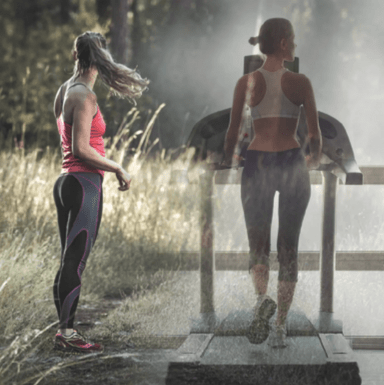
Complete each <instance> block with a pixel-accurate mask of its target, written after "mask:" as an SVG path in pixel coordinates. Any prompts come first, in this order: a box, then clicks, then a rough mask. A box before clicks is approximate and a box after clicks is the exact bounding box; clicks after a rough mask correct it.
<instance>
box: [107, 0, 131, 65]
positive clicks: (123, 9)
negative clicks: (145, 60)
mask: <svg viewBox="0 0 384 385" xmlns="http://www.w3.org/2000/svg"><path fill="white" fill-rule="evenodd" d="M129 3H130V0H112V23H111V51H112V55H113V57H114V59H115V61H117V62H119V63H122V64H128V57H129V49H128V47H129V45H128V35H129V33H128V11H129V6H130V4H129Z"/></svg>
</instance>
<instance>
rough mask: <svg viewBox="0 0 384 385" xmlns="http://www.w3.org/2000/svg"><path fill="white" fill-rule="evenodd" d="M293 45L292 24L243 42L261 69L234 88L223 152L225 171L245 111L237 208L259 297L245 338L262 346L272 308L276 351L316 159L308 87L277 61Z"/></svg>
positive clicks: (279, 23) (269, 27)
mask: <svg viewBox="0 0 384 385" xmlns="http://www.w3.org/2000/svg"><path fill="white" fill-rule="evenodd" d="M294 39H295V34H294V31H293V27H292V24H291V23H290V22H289V21H288V20H286V19H280V18H274V19H269V20H267V21H265V23H264V24H263V25H262V26H261V28H260V33H259V36H258V37H256V38H251V39H250V41H249V42H250V43H251V44H253V45H255V44H260V50H261V52H262V53H263V54H264V55H265V56H266V59H265V61H264V63H263V66H262V68H261V69H259V70H257V71H255V72H252V73H250V74H249V75H245V76H243V77H242V78H240V79H239V81H238V83H237V85H236V88H235V95H234V99H233V106H232V111H231V120H230V124H229V127H228V131H227V135H226V140H225V145H224V150H225V155H226V161H225V163H227V164H228V165H230V164H231V163H232V162H231V160H232V156H233V153H234V148H235V145H236V143H237V140H238V136H239V129H240V125H241V119H242V111H243V108H244V105H245V104H246V103H247V104H248V106H249V108H250V110H251V116H252V123H253V124H252V126H253V131H254V139H253V140H252V141H251V143H250V145H249V147H248V149H247V152H246V157H245V166H244V170H243V173H242V180H241V200H242V205H243V210H244V218H245V224H246V228H247V235H248V241H249V269H250V273H251V274H252V278H253V282H254V285H255V291H256V294H257V295H258V298H257V302H256V306H255V315H254V320H253V322H252V323H251V325H250V327H249V330H248V333H247V336H248V338H249V340H250V341H251V342H252V343H255V344H260V343H262V342H263V341H265V340H266V339H267V338H268V336H269V332H270V326H269V320H270V318H271V317H272V316H273V314H274V313H275V310H276V307H277V317H276V320H275V322H274V324H273V326H272V331H271V335H270V336H269V340H268V344H269V345H270V346H272V347H276V348H282V347H285V346H286V339H285V337H286V328H285V322H286V318H287V315H288V310H289V308H290V305H291V302H292V299H293V294H294V291H295V286H296V282H297V278H298V267H297V254H298V242H299V235H300V230H301V225H302V221H303V218H304V215H305V211H306V208H307V205H308V202H309V198H310V191H311V186H310V181H309V173H308V168H317V167H318V165H319V160H320V155H321V134H320V128H319V121H318V116H317V110H316V103H315V97H314V94H313V90H312V86H311V83H310V81H309V79H308V78H307V77H306V76H304V75H302V74H296V73H293V72H290V71H287V70H286V69H285V68H284V61H293V60H294V58H295V48H296V44H295V41H294ZM300 106H303V107H304V110H305V113H306V118H307V127H308V139H309V148H310V155H308V156H307V157H306V158H305V157H304V154H303V152H302V150H301V148H300V144H299V142H298V140H297V137H296V131H297V125H298V118H299V111H300ZM276 191H279V232H278V239H277V254H278V261H279V275H278V294H277V305H276V302H275V301H274V300H273V299H272V298H271V297H269V296H268V295H267V287H268V280H269V253H270V232H271V221H272V212H273V203H274V196H275V193H276Z"/></svg>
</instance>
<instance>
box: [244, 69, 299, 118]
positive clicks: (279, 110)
mask: <svg viewBox="0 0 384 385" xmlns="http://www.w3.org/2000/svg"><path fill="white" fill-rule="evenodd" d="M257 71H259V72H261V74H262V75H263V77H264V79H265V83H266V88H267V90H266V92H265V95H264V98H263V100H262V101H261V102H260V103H259V104H258V105H256V106H254V107H251V106H249V100H250V94H251V92H250V91H251V89H252V88H253V84H252V83H253V77H248V79H249V80H248V88H247V105H248V106H249V108H250V110H251V116H252V119H253V120H257V119H263V118H296V119H297V118H298V117H299V114H300V106H297V105H296V104H294V103H292V102H291V101H290V100H289V99H288V98H287V97H286V96H285V94H284V92H283V90H282V88H281V78H282V76H283V74H284V73H285V72H286V71H287V69H286V68H282V69H280V70H278V71H275V72H269V71H266V70H265V69H263V68H259V69H258V70H257Z"/></svg>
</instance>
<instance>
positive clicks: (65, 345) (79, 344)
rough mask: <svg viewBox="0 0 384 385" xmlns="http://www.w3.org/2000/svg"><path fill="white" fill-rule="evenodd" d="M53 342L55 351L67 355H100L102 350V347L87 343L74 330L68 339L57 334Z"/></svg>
mask: <svg viewBox="0 0 384 385" xmlns="http://www.w3.org/2000/svg"><path fill="white" fill-rule="evenodd" d="M54 342H55V349H57V350H61V351H62V352H68V353H102V352H103V350H104V347H103V346H102V345H99V344H93V343H89V342H87V341H86V340H85V338H84V336H82V335H81V334H80V333H79V332H78V331H76V330H74V331H73V333H72V334H71V335H69V336H68V337H67V336H65V335H63V334H61V333H57V334H56V336H55V341H54Z"/></svg>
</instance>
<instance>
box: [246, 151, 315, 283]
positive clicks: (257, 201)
mask: <svg viewBox="0 0 384 385" xmlns="http://www.w3.org/2000/svg"><path fill="white" fill-rule="evenodd" d="M276 191H279V193H280V194H279V232H278V238H277V253H278V254H277V255H278V261H279V263H280V268H279V280H280V281H291V282H296V281H297V275H298V268H297V253H298V243H299V235H300V230H301V225H302V222H303V218H304V214H305V211H306V209H307V206H308V202H309V198H310V195H311V185H310V180H309V173H308V169H307V166H306V163H305V159H304V156H303V153H302V151H301V149H300V148H294V149H291V150H287V151H281V152H265V151H255V150H248V151H247V154H246V160H245V167H244V170H243V175H242V180H241V200H242V204H243V209H244V217H245V223H246V227H247V233H248V241H249V249H250V259H249V268H250V269H251V268H252V266H254V265H257V264H261V265H266V266H269V252H270V233H271V222H272V212H273V201H274V197H275V193H276Z"/></svg>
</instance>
